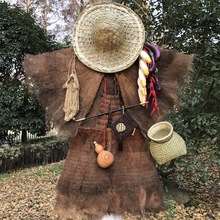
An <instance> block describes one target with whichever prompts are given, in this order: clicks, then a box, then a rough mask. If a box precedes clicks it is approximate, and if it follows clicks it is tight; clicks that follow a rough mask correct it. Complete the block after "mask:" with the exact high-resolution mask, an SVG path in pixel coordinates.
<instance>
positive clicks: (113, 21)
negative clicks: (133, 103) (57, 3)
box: [72, 3, 145, 73]
mask: <svg viewBox="0 0 220 220" xmlns="http://www.w3.org/2000/svg"><path fill="white" fill-rule="evenodd" d="M144 41H145V30H144V25H143V23H142V21H141V19H140V18H139V17H138V16H137V14H136V13H135V12H133V11H132V10H131V9H130V8H128V7H126V6H123V5H121V4H117V3H101V4H100V3H99V4H94V5H93V6H91V7H89V8H87V9H85V10H84V11H83V12H82V13H81V14H80V15H79V17H78V19H77V21H76V23H75V25H74V31H73V41H72V44H73V48H74V51H75V53H76V55H77V57H78V58H79V60H80V61H81V62H82V63H84V64H85V65H86V66H88V67H90V68H91V69H93V70H96V71H99V72H104V73H114V72H118V71H121V70H124V69H126V68H128V67H129V66H131V65H132V64H133V63H134V62H135V60H136V59H137V58H138V56H139V54H140V52H141V49H142V47H143V45H144Z"/></svg>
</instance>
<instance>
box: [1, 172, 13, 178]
mask: <svg viewBox="0 0 220 220" xmlns="http://www.w3.org/2000/svg"><path fill="white" fill-rule="evenodd" d="M10 176H11V175H10V174H9V173H0V179H3V178H9V177H10Z"/></svg>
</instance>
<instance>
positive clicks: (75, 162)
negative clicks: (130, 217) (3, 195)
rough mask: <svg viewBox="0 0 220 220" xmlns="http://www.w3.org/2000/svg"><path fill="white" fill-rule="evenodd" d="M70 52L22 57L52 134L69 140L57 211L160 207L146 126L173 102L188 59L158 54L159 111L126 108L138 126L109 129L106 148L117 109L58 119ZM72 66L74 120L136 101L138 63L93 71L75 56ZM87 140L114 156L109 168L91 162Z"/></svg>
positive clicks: (92, 155)
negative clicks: (130, 130)
mask: <svg viewBox="0 0 220 220" xmlns="http://www.w3.org/2000/svg"><path fill="white" fill-rule="evenodd" d="M73 54H74V52H73V49H71V48H69V49H63V50H58V51H54V52H49V53H43V54H39V55H26V57H25V59H24V63H23V65H24V69H25V73H26V75H27V78H28V81H29V82H30V90H32V91H33V92H35V93H36V94H37V96H38V99H39V101H40V102H41V104H42V105H43V106H44V107H45V109H46V110H47V114H48V115H49V117H50V119H51V120H52V122H53V123H54V125H55V126H56V127H57V129H58V130H59V137H62V138H68V139H69V140H70V147H69V151H68V155H67V158H66V160H65V165H64V169H63V171H62V173H61V176H60V178H59V181H58V183H57V199H56V206H55V210H56V212H58V213H59V214H60V215H63V216H71V217H73V218H74V216H79V215H80V214H83V215H87V216H90V219H92V218H93V217H94V219H98V217H99V216H102V215H103V214H106V213H113V214H123V213H124V212H125V211H127V212H130V213H142V212H144V211H145V210H161V209H163V208H164V205H163V192H162V186H161V181H160V178H159V176H158V173H157V170H156V168H155V166H154V161H153V159H152V157H151V155H150V152H149V143H148V139H147V131H148V129H149V127H150V126H152V125H153V124H154V123H156V122H157V121H160V120H162V119H163V118H164V116H166V115H167V114H169V112H170V111H171V110H172V108H173V106H174V105H176V104H178V96H177V94H178V92H179V91H180V89H181V87H182V86H183V85H184V82H185V80H186V79H187V78H188V76H189V75H190V72H191V65H192V59H193V57H192V56H188V55H184V54H180V53H176V52H175V51H171V50H162V51H161V59H160V60H159V61H158V62H157V68H158V69H159V73H160V78H161V85H162V91H161V92H160V93H159V94H158V103H159V109H160V114H157V113H155V114H154V115H153V116H152V117H150V112H148V111H147V110H146V108H145V107H143V106H137V107H134V108H130V109H127V110H126V112H128V113H129V114H130V116H131V117H132V118H133V119H134V120H135V121H136V122H137V123H138V128H137V129H136V131H135V133H134V134H129V135H128V136H127V137H126V138H125V139H124V140H123V141H122V142H121V141H119V139H118V137H117V136H116V134H115V133H114V131H111V144H110V145H106V129H105V128H106V126H110V124H112V123H113V122H114V121H116V120H117V119H119V118H120V117H121V116H122V114H123V112H122V111H118V112H115V113H113V114H111V115H108V116H106V115H104V116H102V117H95V118H92V119H88V120H84V121H81V122H74V121H69V122H65V121H64V111H63V106H64V100H65V92H66V91H65V89H64V87H63V85H64V84H65V82H66V81H67V78H68V70H69V68H70V60H71V59H72V57H73ZM75 67H76V73H77V77H78V81H79V85H80V91H79V112H78V114H77V116H76V119H78V118H84V117H88V116H91V115H96V114H99V113H101V112H105V111H111V110H114V109H118V108H121V107H122V106H130V105H133V104H137V103H139V98H138V94H137V90H138V85H137V78H138V61H136V62H135V63H134V64H133V65H132V66H131V67H129V68H128V69H126V70H123V71H121V72H117V73H108V74H104V73H99V72H97V71H94V70H92V69H90V68H88V67H87V66H85V65H84V64H82V63H81V62H80V61H79V60H78V59H76V62H75ZM94 141H96V142H98V143H100V144H102V145H104V146H106V148H107V150H109V151H111V152H112V153H113V155H114V158H115V160H114V163H113V164H112V165H111V166H110V167H109V168H106V169H103V168H100V167H99V166H98V164H97V162H96V158H97V153H96V152H95V150H94Z"/></svg>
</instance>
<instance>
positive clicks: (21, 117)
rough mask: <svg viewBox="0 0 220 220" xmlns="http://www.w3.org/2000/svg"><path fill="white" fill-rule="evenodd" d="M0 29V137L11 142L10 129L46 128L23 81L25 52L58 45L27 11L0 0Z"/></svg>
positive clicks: (43, 113) (48, 49)
mask: <svg viewBox="0 0 220 220" xmlns="http://www.w3.org/2000/svg"><path fill="white" fill-rule="evenodd" d="M0 30H1V32H0V140H1V141H7V142H8V141H9V142H10V139H12V138H13V134H12V133H14V136H16V135H17V133H18V132H19V131H21V130H22V131H24V134H25V132H26V131H29V132H31V133H41V132H42V131H44V130H45V112H44V110H43V109H42V107H41V106H40V105H39V103H38V101H37V99H36V98H35V97H34V96H33V95H32V94H29V93H28V89H27V86H26V85H25V74H24V70H23V66H22V61H23V58H24V56H25V54H27V53H30V54H37V53H42V52H46V51H52V50H55V49H59V48H60V45H58V44H56V42H55V41H54V40H53V36H47V35H46V34H45V33H44V31H43V28H41V27H40V26H39V25H38V24H36V22H35V21H34V19H33V18H32V17H31V15H30V14H27V13H25V12H24V11H22V10H21V9H20V8H19V7H11V6H9V5H8V4H6V3H0ZM8 131H11V132H12V133H10V134H9V132H8ZM23 140H24V139H23Z"/></svg>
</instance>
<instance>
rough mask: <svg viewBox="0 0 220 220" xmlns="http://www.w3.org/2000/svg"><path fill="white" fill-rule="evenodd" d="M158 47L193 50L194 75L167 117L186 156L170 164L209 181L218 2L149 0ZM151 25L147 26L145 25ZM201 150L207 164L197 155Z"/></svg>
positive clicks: (219, 141) (219, 82)
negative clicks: (182, 141) (185, 148)
mask: <svg viewBox="0 0 220 220" xmlns="http://www.w3.org/2000/svg"><path fill="white" fill-rule="evenodd" d="M150 5H151V10H152V11H153V13H152V17H151V18H152V22H153V23H154V25H155V26H154V30H155V32H154V36H153V37H152V38H153V39H154V41H156V42H157V45H159V46H163V45H166V46H168V47H169V48H171V49H175V50H178V51H182V52H184V53H190V54H194V63H193V64H194V66H193V74H192V77H191V79H190V82H189V84H188V85H187V86H186V87H185V88H184V89H183V90H182V91H181V93H180V94H179V97H180V99H181V104H180V106H179V107H178V108H176V109H175V110H174V111H173V113H172V114H171V115H169V117H168V118H167V120H169V121H170V122H171V123H172V124H173V125H174V130H175V131H176V132H178V133H179V134H180V135H181V136H182V137H183V138H184V139H185V141H186V144H187V150H188V156H186V157H180V158H178V159H176V160H175V162H174V165H173V167H172V166H171V167H170V166H169V165H164V166H163V167H158V169H160V171H161V172H164V171H165V170H166V172H165V173H172V170H173V169H174V170H175V171H177V172H180V173H179V175H178V176H177V178H178V180H181V178H183V176H182V175H181V171H182V170H187V171H188V172H191V173H192V175H193V176H194V177H195V179H203V180H204V181H207V180H208V179H209V175H210V174H209V169H208V168H209V167H208V166H212V164H214V163H215V164H216V163H217V162H218V161H219V160H220V151H219V146H220V132H219V131H220V111H219V109H220V90H219V87H220V77H219V74H220V51H219V48H220V28H219V16H220V7H219V1H217V0H214V1H208V0H203V1H200V0H195V1H188V0H178V1H150ZM149 28H150V27H149ZM201 154H206V161H205V163H206V166H207V167H204V163H201V161H200V155H201Z"/></svg>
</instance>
